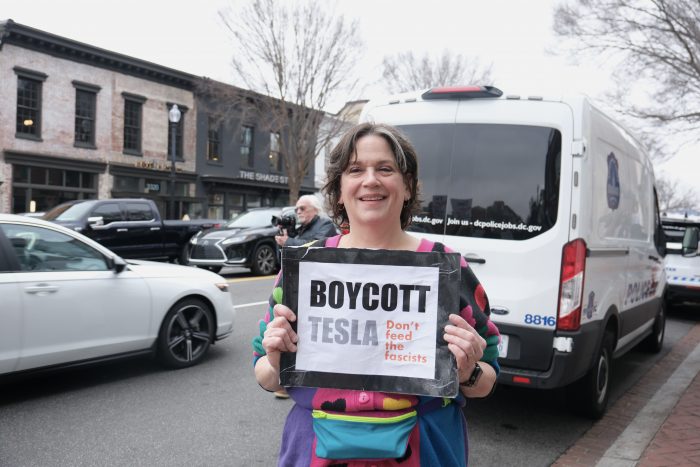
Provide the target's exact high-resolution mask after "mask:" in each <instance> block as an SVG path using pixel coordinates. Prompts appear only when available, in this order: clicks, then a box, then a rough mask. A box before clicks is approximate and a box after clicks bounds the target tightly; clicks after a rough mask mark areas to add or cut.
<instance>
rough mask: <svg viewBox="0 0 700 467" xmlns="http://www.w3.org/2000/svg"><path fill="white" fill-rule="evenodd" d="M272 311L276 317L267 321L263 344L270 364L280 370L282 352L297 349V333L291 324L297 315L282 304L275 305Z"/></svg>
mask: <svg viewBox="0 0 700 467" xmlns="http://www.w3.org/2000/svg"><path fill="white" fill-rule="evenodd" d="M272 311H273V313H274V318H273V319H272V321H270V322H269V323H267V329H265V333H264V334H263V340H262V346H263V349H265V352H266V353H267V359H268V361H269V362H270V365H271V366H272V367H273V368H274V369H275V370H277V372H279V369H280V356H281V353H282V352H296V351H297V346H296V343H297V340H298V337H297V333H296V332H294V330H293V329H292V325H291V324H289V323H290V322H294V321H296V319H297V317H296V315H295V314H294V312H293V311H292V310H291V309H290V308H289V307H287V306H285V305H281V304H277V305H275V307H274V308H273V310H272Z"/></svg>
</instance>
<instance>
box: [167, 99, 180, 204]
mask: <svg viewBox="0 0 700 467" xmlns="http://www.w3.org/2000/svg"><path fill="white" fill-rule="evenodd" d="M180 117H182V112H180V109H178V108H177V104H173V105H172V107H170V111H169V112H168V120H169V121H170V193H169V194H170V202H169V204H170V209H169V210H168V211H169V212H170V216H172V217H174V216H175V152H176V150H177V125H178V123H180ZM172 217H171V218H172Z"/></svg>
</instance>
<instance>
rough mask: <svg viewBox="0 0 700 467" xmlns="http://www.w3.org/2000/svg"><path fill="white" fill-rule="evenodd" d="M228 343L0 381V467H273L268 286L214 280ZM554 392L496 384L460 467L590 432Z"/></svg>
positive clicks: (681, 319) (474, 420)
mask: <svg viewBox="0 0 700 467" xmlns="http://www.w3.org/2000/svg"><path fill="white" fill-rule="evenodd" d="M224 273H225V274H226V275H227V277H228V278H229V280H230V281H231V289H232V291H231V293H232V295H233V297H234V303H235V304H236V306H237V316H236V320H235V331H234V334H233V335H232V336H231V337H229V338H228V339H226V340H224V341H222V342H220V343H218V344H217V345H216V346H214V347H213V348H212V349H211V353H210V355H209V356H208V358H207V359H206V360H205V361H204V362H203V363H202V364H200V365H198V366H196V367H193V368H189V369H185V370H179V371H168V370H164V369H162V368H161V367H160V366H159V365H158V364H157V363H156V362H154V361H152V360H151V359H148V358H139V359H133V360H129V361H122V362H116V363H111V364H107V365H101V366H95V367H90V368H82V369H75V370H70V371H62V372H60V373H52V374H43V375H36V376H32V377H28V378H24V379H21V380H18V381H3V382H2V383H0V421H1V423H0V466H3V467H5V466H10V467H15V466H20V467H23V466H47V467H48V466H56V465H70V466H96V465H100V466H141V465H143V466H180V465H182V466H184V465H188V466H212V465H217V466H218V465H225V466H250V465H261V466H272V465H276V460H277V452H278V450H279V441H280V433H281V430H282V426H283V423H284V418H285V416H286V413H287V411H288V410H289V408H291V405H292V402H291V401H289V400H277V399H275V398H274V397H273V396H272V395H271V394H269V393H267V392H265V391H263V390H262V389H260V388H259V387H258V385H257V384H256V382H255V379H254V377H253V372H252V368H251V363H252V356H251V346H250V340H251V339H252V337H253V335H254V334H255V332H256V329H257V324H256V323H257V321H258V320H259V319H260V318H261V317H262V315H263V313H264V311H265V309H266V305H265V304H264V303H265V301H266V299H267V296H268V294H269V291H270V289H271V285H272V278H270V277H268V278H253V277H250V275H249V274H247V272H245V271H243V270H241V271H238V270H232V271H228V270H225V271H224ZM695 322H697V321H695V320H692V319H690V318H689V317H687V316H684V315H679V316H671V317H670V319H669V321H668V326H667V337H666V339H667V341H666V345H665V348H664V351H663V352H662V353H661V354H660V355H650V354H647V353H643V352H638V351H633V352H631V353H629V354H628V355H626V356H625V357H623V358H622V359H620V360H617V361H616V362H615V366H614V370H615V378H614V381H613V382H612V390H613V393H612V401H611V402H614V401H615V400H617V399H618V398H619V397H620V396H621V395H622V394H624V392H625V391H626V390H627V389H629V388H630V387H631V386H632V385H634V384H635V382H636V381H638V380H639V378H640V377H641V376H643V375H644V374H645V372H646V371H647V370H648V369H649V368H650V366H651V365H653V364H654V362H656V361H657V360H658V358H660V357H661V356H663V355H664V354H665V353H666V352H668V350H669V349H670V348H671V347H672V346H673V343H674V342H675V341H677V340H678V339H680V338H682V336H684V335H685V334H686V333H687V331H688V329H689V328H690V327H691V326H692V325H694V324H695ZM568 409H569V408H568V407H567V404H566V399H565V396H564V393H563V391H534V390H526V389H520V388H512V387H505V386H501V387H499V388H498V389H497V391H496V393H495V394H494V395H493V396H492V397H491V398H489V399H486V400H479V401H471V402H470V403H469V405H468V406H467V408H466V412H465V413H466V415H467V418H468V421H469V426H470V446H471V460H472V462H471V465H476V466H492V465H493V466H503V465H508V466H538V465H542V466H544V465H550V464H551V463H552V462H553V461H554V460H555V459H556V458H557V457H558V456H559V455H560V454H562V453H563V452H564V451H566V449H567V448H568V447H569V446H570V445H572V444H573V443H574V442H576V440H577V439H578V438H580V437H581V436H582V435H583V434H584V433H585V432H586V431H587V430H588V429H589V428H590V427H591V426H592V422H591V421H590V420H586V419H581V418H578V417H576V416H574V415H572V414H571V413H570V411H569V410H568Z"/></svg>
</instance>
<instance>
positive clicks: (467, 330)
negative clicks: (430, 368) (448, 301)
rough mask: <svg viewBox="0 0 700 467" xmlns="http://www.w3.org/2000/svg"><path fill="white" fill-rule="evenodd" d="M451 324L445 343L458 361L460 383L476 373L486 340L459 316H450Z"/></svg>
mask: <svg viewBox="0 0 700 467" xmlns="http://www.w3.org/2000/svg"><path fill="white" fill-rule="evenodd" d="M449 320H450V324H448V325H447V326H445V335H444V338H445V341H447V348H448V349H450V352H452V354H453V355H454V356H455V359H456V360H457V371H458V372H459V381H460V382H463V381H465V380H466V379H468V378H469V376H470V375H471V374H472V371H474V365H475V364H476V363H477V362H478V361H479V360H480V359H481V357H483V355H484V349H486V340H484V338H483V337H481V336H480V335H479V333H478V332H476V330H475V329H474V328H473V327H471V326H470V325H469V323H467V321H466V320H465V319H464V318H462V317H461V316H459V315H455V314H451V315H450V316H449Z"/></svg>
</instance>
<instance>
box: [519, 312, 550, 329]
mask: <svg viewBox="0 0 700 467" xmlns="http://www.w3.org/2000/svg"><path fill="white" fill-rule="evenodd" d="M525 324H534V325H535V326H550V327H554V326H555V325H556V324H557V319H556V318H555V317H554V316H545V315H531V314H527V315H525Z"/></svg>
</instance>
